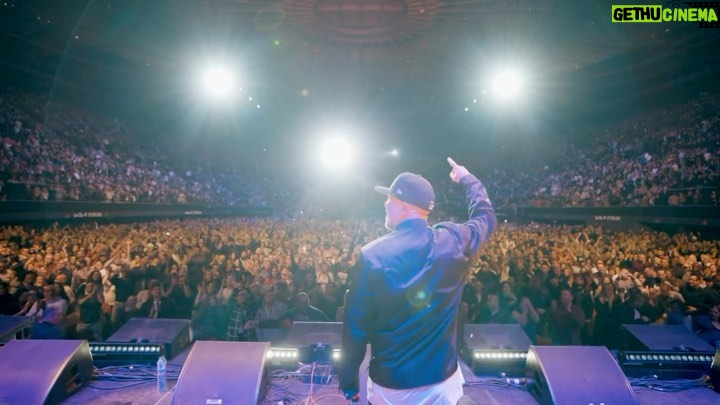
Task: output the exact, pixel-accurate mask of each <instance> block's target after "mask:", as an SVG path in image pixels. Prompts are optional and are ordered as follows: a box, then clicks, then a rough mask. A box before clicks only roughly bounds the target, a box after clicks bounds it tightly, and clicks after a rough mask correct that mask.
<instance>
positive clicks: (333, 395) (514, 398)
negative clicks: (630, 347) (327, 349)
mask: <svg viewBox="0 0 720 405" xmlns="http://www.w3.org/2000/svg"><path fill="white" fill-rule="evenodd" d="M187 353H188V350H186V351H185V352H183V353H181V354H180V355H178V356H176V357H175V358H174V359H172V360H171V361H170V362H169V364H170V365H171V366H172V365H174V366H176V367H179V366H181V365H182V363H183V362H184V361H185V358H186V357H187ZM461 368H462V370H463V374H464V376H465V380H466V384H467V386H466V387H465V394H466V395H468V396H469V397H470V398H472V399H473V401H474V402H475V404H478V405H479V404H483V405H496V404H497V405H501V404H503V405H504V404H513V405H523V404H537V402H536V401H535V399H534V398H533V397H532V396H531V395H530V393H528V392H527V391H525V390H520V389H517V388H501V387H492V386H488V385H489V384H490V383H491V382H493V381H497V379H496V378H495V379H493V378H480V377H476V376H475V375H473V373H472V371H471V370H470V369H469V368H468V367H467V365H465V363H461ZM175 383H176V381H169V382H168V386H169V387H170V390H169V391H166V392H158V391H157V389H156V385H155V382H149V383H146V384H142V385H137V386H134V387H129V388H122V389H115V388H116V387H119V386H122V385H123V384H124V383H117V382H106V381H94V382H93V383H92V384H91V385H92V387H85V388H83V389H82V390H80V391H78V392H77V393H75V395H73V396H72V397H70V398H69V399H68V400H67V401H65V402H63V404H65V405H85V404H97V405H170V404H172V399H173V395H174V386H175ZM598 383H600V384H602V377H601V376H598ZM635 393H636V395H637V398H638V400H639V402H640V404H648V405H650V404H652V405H656V404H663V405H688V404H692V405H704V404H718V403H720V394H717V393H715V392H714V391H712V390H711V389H709V388H694V389H690V390H685V391H680V392H659V391H653V390H650V389H647V388H636V389H635ZM280 401H284V402H282V403H283V404H285V405H289V404H319V405H325V404H327V405H345V404H346V401H345V399H344V398H343V397H342V396H341V395H339V393H338V385H337V380H335V379H333V380H331V381H330V382H329V383H328V384H327V385H317V384H315V385H312V386H311V385H310V384H306V383H303V382H300V381H290V380H287V379H278V378H275V379H273V381H272V385H271V387H270V390H269V392H268V395H267V397H266V400H265V401H264V402H263V404H267V405H270V404H272V405H277V404H279V403H281V402H280ZM237 404H242V402H237ZM201 405H202V404H201ZM223 405H227V404H223ZM232 405H235V404H232Z"/></svg>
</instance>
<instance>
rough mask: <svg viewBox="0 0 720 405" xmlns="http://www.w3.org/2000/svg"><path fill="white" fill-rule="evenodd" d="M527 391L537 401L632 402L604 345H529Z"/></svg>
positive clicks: (634, 400)
mask: <svg viewBox="0 0 720 405" xmlns="http://www.w3.org/2000/svg"><path fill="white" fill-rule="evenodd" d="M526 377H527V384H528V391H529V392H530V393H531V394H532V396H533V397H534V398H535V399H536V400H537V401H538V402H539V403H540V404H543V405H544V404H636V403H638V400H637V397H636V396H635V392H634V391H633V390H632V387H631V386H630V382H629V381H628V380H627V378H625V375H624V374H623V372H622V370H621V369H620V366H619V365H618V363H617V362H616V361H615V358H613V356H612V354H611V353H610V352H609V351H608V350H607V348H605V347H604V346H531V347H530V351H529V353H528V357H527V366H526Z"/></svg>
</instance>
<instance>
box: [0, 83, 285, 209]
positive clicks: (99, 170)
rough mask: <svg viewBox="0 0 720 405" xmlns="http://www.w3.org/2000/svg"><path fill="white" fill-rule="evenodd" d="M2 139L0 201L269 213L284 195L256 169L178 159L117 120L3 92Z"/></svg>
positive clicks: (0, 109) (0, 99)
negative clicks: (202, 205) (199, 206)
mask: <svg viewBox="0 0 720 405" xmlns="http://www.w3.org/2000/svg"><path fill="white" fill-rule="evenodd" d="M0 140H2V145H1V146H2V147H1V148H0V201H2V200H34V201H95V202H114V203H132V202H145V203H163V204H183V203H208V204H213V205H224V206H228V205H230V206H243V207H267V206H269V205H271V203H272V202H275V201H282V200H284V199H285V197H286V196H285V195H282V194H278V190H283V188H280V187H276V182H275V181H274V180H272V179H271V178H269V177H268V176H266V175H262V174H260V175H258V174H257V173H256V172H254V171H253V169H252V167H248V166H243V167H238V164H237V162H233V163H232V164H231V163H229V164H228V165H223V166H217V167H215V166H211V165H208V164H207V162H200V161H197V160H196V159H192V157H183V158H178V157H176V156H175V155H173V154H172V153H169V152H168V148H169V146H168V145H161V144H157V143H153V141H152V139H151V137H144V138H143V137H139V136H138V134H136V133H133V131H132V130H130V129H128V127H127V126H126V125H125V124H123V123H122V122H121V121H119V120H118V119H110V118H103V117H101V116H98V115H95V114H91V113H88V112H85V111H79V110H77V109H74V108H70V107H68V106H64V105H55V104H51V105H49V106H45V104H44V102H43V101H42V100H41V99H40V98H39V97H35V96H32V95H27V94H20V95H18V94H0Z"/></svg>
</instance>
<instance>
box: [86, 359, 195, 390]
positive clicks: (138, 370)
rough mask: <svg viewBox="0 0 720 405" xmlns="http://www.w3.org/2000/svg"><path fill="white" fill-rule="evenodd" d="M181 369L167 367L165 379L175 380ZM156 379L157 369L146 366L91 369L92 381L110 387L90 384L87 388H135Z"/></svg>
mask: <svg viewBox="0 0 720 405" xmlns="http://www.w3.org/2000/svg"><path fill="white" fill-rule="evenodd" d="M180 369H181V367H180V366H178V365H173V364H168V365H167V379H168V380H177V379H178V378H179V377H180ZM156 379H157V369H156V368H155V367H154V366H149V365H146V364H131V365H123V366H108V367H103V368H97V367H95V368H93V380H94V381H98V382H99V381H104V382H110V383H118V384H117V385H116V384H111V385H110V386H98V385H94V384H90V385H89V387H91V388H94V389H97V390H104V391H112V390H120V389H124V388H129V387H135V386H138V385H142V384H147V383H149V382H155V381H156Z"/></svg>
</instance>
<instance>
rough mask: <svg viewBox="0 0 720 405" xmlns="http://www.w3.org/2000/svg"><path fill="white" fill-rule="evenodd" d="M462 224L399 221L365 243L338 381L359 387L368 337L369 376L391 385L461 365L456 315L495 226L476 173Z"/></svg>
mask: <svg viewBox="0 0 720 405" xmlns="http://www.w3.org/2000/svg"><path fill="white" fill-rule="evenodd" d="M460 184H461V185H462V186H464V187H465V189H466V190H467V201H468V208H469V212H470V219H469V220H468V221H467V222H465V223H464V224H455V223H451V222H442V223H439V224H437V225H435V226H434V227H430V226H428V223H427V221H426V220H423V219H411V220H406V221H403V222H401V223H400V224H398V225H397V227H396V229H395V230H394V231H393V232H391V233H389V234H388V235H385V236H383V237H381V238H379V239H377V240H375V241H373V242H371V243H369V244H367V245H366V246H364V247H363V248H362V253H361V255H360V257H359V259H358V261H357V263H356V264H355V267H354V268H353V269H352V270H351V273H350V286H349V289H350V291H349V292H348V295H347V307H346V308H347V309H346V316H345V322H344V324H343V359H342V363H341V364H340V366H339V378H340V387H341V389H342V390H343V391H345V392H346V395H347V393H348V392H352V391H355V392H357V387H358V384H359V381H358V375H359V367H360V364H361V363H362V360H363V358H364V356H365V349H366V345H367V343H370V345H371V348H372V356H373V357H372V359H371V360H370V378H371V379H372V380H373V382H374V383H376V384H378V385H380V386H383V387H386V388H392V389H408V388H416V387H422V386H426V385H431V384H435V383H439V382H442V381H444V380H445V379H447V378H448V377H450V376H451V375H452V374H453V373H454V372H455V370H456V369H457V366H458V355H457V349H456V334H457V327H456V324H457V314H458V309H459V305H460V300H461V296H462V290H463V286H464V284H465V279H466V277H465V276H466V274H467V269H468V266H469V265H470V263H471V262H472V261H474V260H475V258H476V257H477V252H478V249H479V248H480V246H481V245H482V244H484V243H486V242H487V241H488V239H489V238H490V234H491V233H492V231H493V229H494V228H495V223H496V220H495V214H494V212H493V208H492V205H491V203H490V200H489V199H488V195H487V191H486V190H485V186H483V184H482V183H481V182H480V181H479V180H478V179H477V178H475V176H473V175H467V176H465V177H463V178H462V179H461V180H460Z"/></svg>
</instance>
